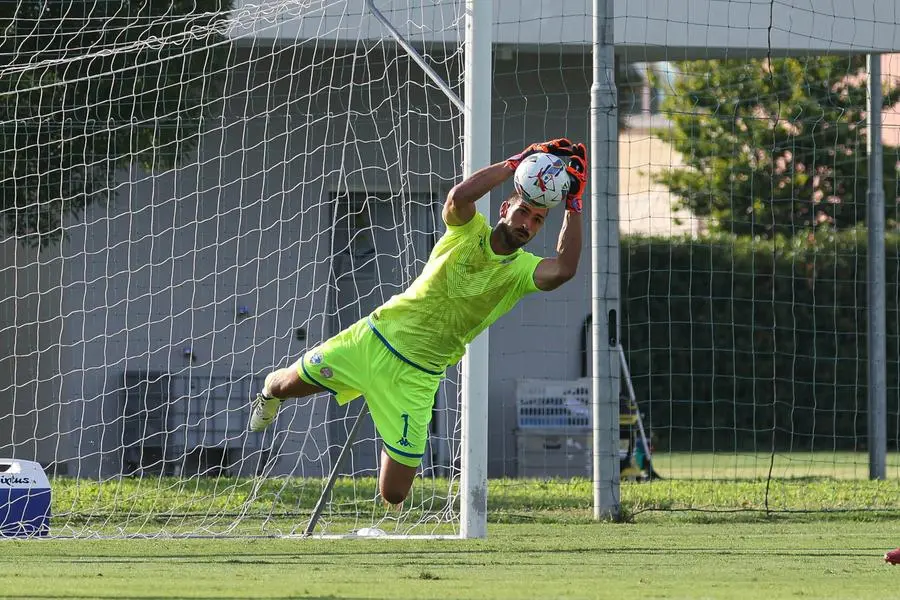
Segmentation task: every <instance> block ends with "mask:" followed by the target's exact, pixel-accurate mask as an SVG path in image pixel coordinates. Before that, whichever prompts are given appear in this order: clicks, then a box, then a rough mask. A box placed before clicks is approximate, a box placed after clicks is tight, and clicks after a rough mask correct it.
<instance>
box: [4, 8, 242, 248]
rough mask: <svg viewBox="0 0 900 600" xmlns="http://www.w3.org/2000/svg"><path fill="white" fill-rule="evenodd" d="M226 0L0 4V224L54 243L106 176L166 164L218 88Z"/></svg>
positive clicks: (103, 193)
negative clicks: (135, 167)
mask: <svg viewBox="0 0 900 600" xmlns="http://www.w3.org/2000/svg"><path fill="white" fill-rule="evenodd" d="M231 2H232V0H115V1H112V0H98V1H90V2H85V1H84V0H19V1H18V2H4V3H2V4H0V28H2V31H3V36H2V37H0V124H2V127H0V135H2V138H0V144H2V145H0V178H2V181H0V214H2V218H0V227H2V230H3V233H5V234H6V235H15V236H16V237H17V238H19V239H20V240H22V241H23V243H27V244H32V245H40V246H41V247H44V246H46V245H48V244H50V243H52V242H55V241H58V240H59V239H60V237H61V236H62V234H63V231H62V228H63V223H64V217H65V216H66V215H72V216H75V217H77V216H79V215H80V214H81V213H82V211H83V209H84V207H85V206H87V205H88V204H89V203H93V202H105V201H108V200H109V198H110V194H111V193H112V192H111V191H110V190H111V189H112V188H113V186H112V185H111V184H112V183H113V180H114V175H115V172H116V171H117V170H118V169H122V168H124V167H127V166H129V165H132V164H137V165H140V166H142V167H144V168H145V169H157V168H168V167H171V166H174V165H175V164H176V162H177V160H178V159H179V158H180V157H183V156H184V155H185V154H186V153H188V152H190V151H191V150H192V149H193V148H195V147H196V144H197V139H198V136H199V134H200V133H201V130H202V123H203V117H204V116H205V115H204V111H205V107H206V106H208V102H209V101H210V100H211V99H213V98H216V97H218V96H219V95H220V94H221V81H222V79H223V78H222V76H221V70H222V69H223V68H224V65H225V61H226V59H227V53H228V47H227V45H226V44H225V43H224V42H225V38H224V36H223V34H221V33H219V32H217V30H216V24H217V23H219V22H220V21H221V20H222V19H224V18H225V16H227V11H228V10H229V9H230V7H231Z"/></svg>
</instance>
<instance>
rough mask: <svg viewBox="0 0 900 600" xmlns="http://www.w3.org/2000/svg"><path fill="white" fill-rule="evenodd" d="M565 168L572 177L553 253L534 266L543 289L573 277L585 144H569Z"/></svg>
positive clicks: (577, 252)
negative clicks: (570, 150) (567, 160)
mask: <svg viewBox="0 0 900 600" xmlns="http://www.w3.org/2000/svg"><path fill="white" fill-rule="evenodd" d="M566 171H567V172H568V173H569V176H570V177H571V179H572V185H571V187H570V188H569V194H568V195H567V196H566V216H565V218H564V219H563V224H562V228H561V229H560V230H559V241H558V242H557V244H556V257H555V258H545V259H544V260H542V261H541V262H540V263H538V266H537V268H536V269H535V270H534V284H535V285H536V286H537V287H538V289H541V290H544V291H545V292H547V291H550V290H554V289H556V288H558V287H559V286H561V285H562V284H564V283H565V282H567V281H568V280H570V279H572V278H573V277H575V272H576V271H577V270H578V259H579V258H580V257H581V200H582V197H583V196H584V188H585V186H586V185H587V175H588V171H587V148H586V147H585V145H584V144H575V145H574V146H572V158H571V159H570V160H569V166H568V167H566Z"/></svg>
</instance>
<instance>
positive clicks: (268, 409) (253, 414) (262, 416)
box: [250, 392, 281, 432]
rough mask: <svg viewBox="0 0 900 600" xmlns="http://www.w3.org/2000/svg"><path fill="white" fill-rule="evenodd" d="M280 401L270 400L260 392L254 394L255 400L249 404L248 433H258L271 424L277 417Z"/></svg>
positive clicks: (276, 399)
mask: <svg viewBox="0 0 900 600" xmlns="http://www.w3.org/2000/svg"><path fill="white" fill-rule="evenodd" d="M280 407H281V400H279V399H278V398H271V397H269V396H266V395H264V394H263V393H262V392H259V393H258V394H256V398H254V399H253V401H252V402H251V403H250V431H253V432H258V431H262V430H264V429H265V428H266V427H268V426H269V425H271V424H272V421H274V420H275V417H276V416H278V409H279V408H280Z"/></svg>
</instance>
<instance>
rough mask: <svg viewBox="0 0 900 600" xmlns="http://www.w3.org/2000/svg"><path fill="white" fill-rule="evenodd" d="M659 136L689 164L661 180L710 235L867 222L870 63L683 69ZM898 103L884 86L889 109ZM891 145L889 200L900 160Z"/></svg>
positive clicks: (840, 60) (834, 59)
mask: <svg viewBox="0 0 900 600" xmlns="http://www.w3.org/2000/svg"><path fill="white" fill-rule="evenodd" d="M679 67H680V69H681V73H680V75H679V76H678V77H677V78H676V83H675V90H674V91H673V93H671V94H669V95H668V97H667V98H666V100H665V101H664V103H663V112H664V113H666V114H667V115H669V116H670V119H671V121H672V124H673V125H672V127H671V128H670V129H665V130H661V131H659V132H657V133H658V135H659V136H660V137H661V138H662V139H663V140H665V141H667V142H669V143H670V144H672V146H673V147H674V149H675V150H677V151H678V152H679V153H680V154H681V155H682V156H683V157H684V160H685V163H686V166H687V167H688V168H685V169H672V170H669V171H667V172H665V173H662V174H660V175H659V176H657V177H656V179H657V181H659V182H660V183H663V184H664V185H666V186H667V187H668V188H669V190H670V191H671V192H673V193H674V194H675V195H676V196H677V197H678V200H677V201H676V203H675V204H676V208H687V209H689V210H690V211H692V212H693V214H695V215H697V216H702V217H708V218H709V225H710V228H711V229H718V230H722V231H726V232H732V233H735V234H752V235H757V236H762V237H773V236H775V235H782V234H783V235H796V234H798V233H801V232H812V231H815V230H817V229H822V228H831V229H843V228H848V227H852V226H854V225H856V224H857V223H859V222H861V221H864V219H865V208H866V191H867V185H868V182H867V168H868V158H867V153H866V138H865V131H866V115H865V110H866V76H865V71H864V69H865V57H862V56H853V57H846V56H843V57H839V56H820V57H808V58H787V59H775V60H771V61H770V60H767V59H757V60H749V61H736V60H727V61H718V60H703V61H692V62H685V63H679ZM898 100H900V90H898V89H897V88H891V87H888V86H885V90H884V106H885V107H890V106H893V105H894V104H896V103H897V101H898ZM891 150H892V149H890V148H888V147H885V152H884V156H885V161H884V162H885V184H886V185H885V188H886V198H887V204H888V206H890V207H893V205H894V204H895V198H896V196H897V194H896V192H895V190H896V186H895V184H896V173H897V167H896V160H895V158H894V157H895V156H896V155H892V154H891Z"/></svg>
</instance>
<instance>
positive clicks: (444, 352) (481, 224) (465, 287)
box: [370, 213, 542, 372]
mask: <svg viewBox="0 0 900 600" xmlns="http://www.w3.org/2000/svg"><path fill="white" fill-rule="evenodd" d="M490 236H491V227H490V225H488V223H487V220H486V219H485V218H484V215H482V214H481V213H476V214H475V216H474V217H473V218H472V220H470V221H469V222H468V223H466V224H465V225H460V226H453V225H448V226H447V232H446V233H445V234H444V235H443V236H442V237H441V239H440V240H438V243H437V244H436V245H435V247H434V250H432V251H431V256H429V257H428V262H427V263H426V264H425V268H424V269H423V270H422V274H421V275H419V277H418V278H416V280H415V281H414V282H413V283H412V285H410V286H409V288H408V289H407V290H406V291H404V292H402V293H400V294H397V295H396V296H394V297H392V298H391V299H390V300H388V301H387V302H385V303H384V304H383V305H382V306H381V307H379V308H377V309H376V310H375V311H374V312H373V313H372V315H371V316H370V325H371V326H372V327H373V329H375V332H376V334H377V335H378V336H379V337H380V338H381V339H382V341H383V342H384V343H385V344H387V346H388V347H389V348H392V349H393V350H394V351H395V352H397V353H399V354H400V355H401V357H402V358H405V359H407V362H411V363H412V364H413V365H414V366H418V367H420V368H423V369H425V370H428V371H435V372H443V370H444V369H445V368H446V367H447V366H448V365H452V364H455V363H456V362H458V361H459V359H460V358H462V356H463V354H464V353H465V346H466V344H468V343H469V342H470V341H472V340H473V339H474V338H475V336H477V335H478V334H479V333H481V331H483V330H484V329H485V328H486V327H488V326H489V325H490V324H491V323H493V322H494V321H496V320H497V319H498V318H500V317H501V316H502V315H503V314H505V313H506V312H508V311H509V310H510V309H511V308H512V307H513V306H515V304H516V303H517V302H518V301H519V300H520V299H521V298H523V297H524V296H526V295H528V294H530V293H532V292H536V291H538V287H537V286H536V285H535V283H534V270H535V268H536V267H537V265H538V263H539V262H541V260H542V259H541V257H539V256H535V255H534V254H531V253H530V252H525V251H524V250H522V249H521V248H519V249H518V250H516V251H515V252H514V253H512V254H509V255H505V256H501V255H498V254H494V251H493V250H492V249H491V244H490Z"/></svg>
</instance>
